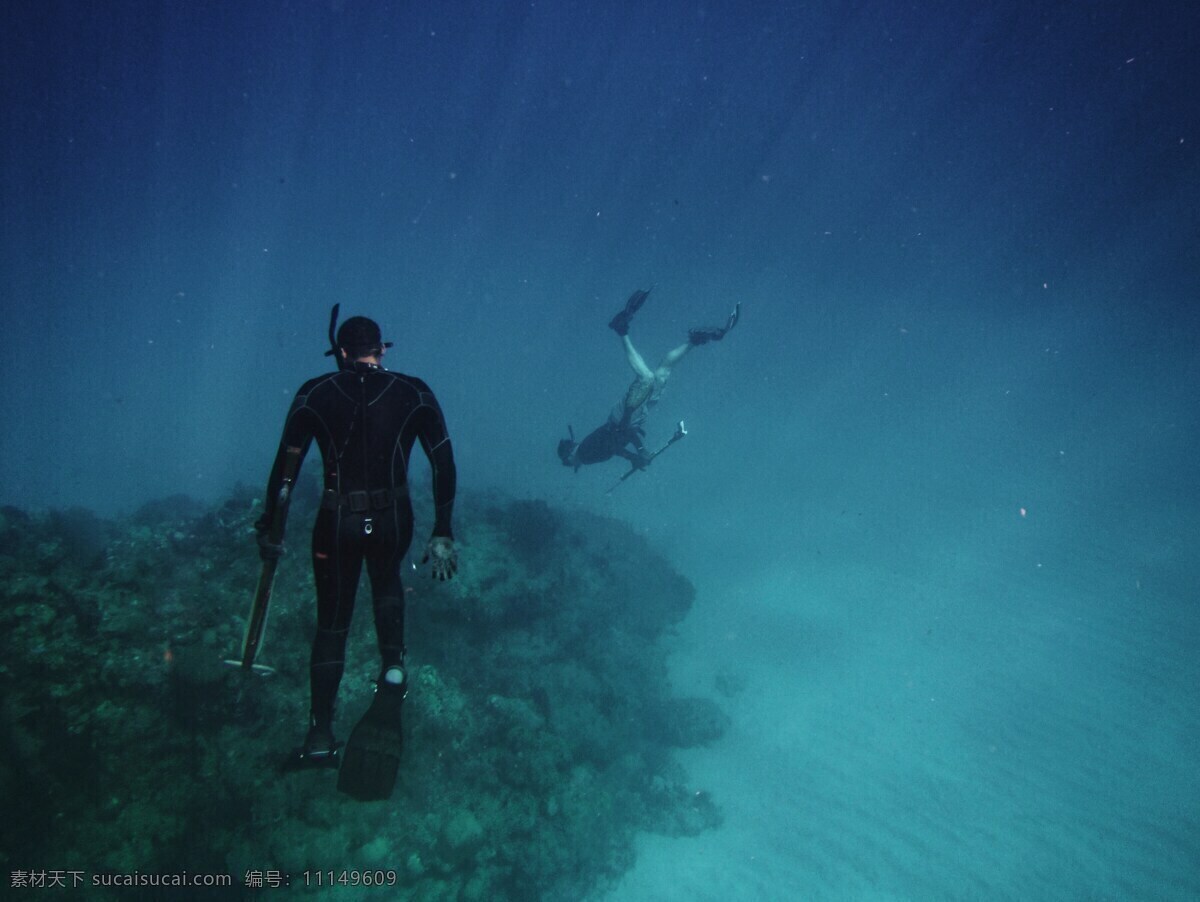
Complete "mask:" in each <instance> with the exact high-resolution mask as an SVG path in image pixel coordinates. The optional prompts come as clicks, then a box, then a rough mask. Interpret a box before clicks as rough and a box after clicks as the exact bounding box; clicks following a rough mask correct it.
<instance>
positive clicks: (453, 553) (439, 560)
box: [421, 536, 458, 581]
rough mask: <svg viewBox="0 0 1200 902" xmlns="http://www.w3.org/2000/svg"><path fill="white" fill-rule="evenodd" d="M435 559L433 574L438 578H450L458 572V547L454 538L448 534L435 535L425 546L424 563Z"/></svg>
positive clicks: (422, 561)
mask: <svg viewBox="0 0 1200 902" xmlns="http://www.w3.org/2000/svg"><path fill="white" fill-rule="evenodd" d="M430 559H432V560H433V568H432V576H433V578H434V579H438V580H442V581H445V580H448V579H450V578H451V577H453V576H454V574H455V573H457V572H458V549H457V548H455V547H454V540H453V539H451V538H447V537H446V536H434V537H433V538H432V539H430V540H429V544H427V545H426V546H425V557H423V558H421V563H422V564H427V563H429V561H430Z"/></svg>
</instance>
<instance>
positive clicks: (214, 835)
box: [0, 487, 726, 900]
mask: <svg viewBox="0 0 1200 902" xmlns="http://www.w3.org/2000/svg"><path fill="white" fill-rule="evenodd" d="M315 497H316V492H315V490H314V489H312V487H309V490H307V491H305V492H298V493H297V501H296V504H295V505H294V508H295V509H294V510H293V511H292V516H291V525H290V530H289V531H290V541H289V550H290V551H291V553H289V554H288V555H286V556H285V557H284V559H283V562H282V564H281V567H280V571H279V575H278V578H277V581H276V587H275V593H274V596H273V599H272V602H271V613H270V618H269V621H268V624H267V632H266V640H265V643H264V647H263V650H262V652H261V653H260V655H259V660H260V662H261V663H264V664H267V665H270V666H271V667H273V668H274V669H275V671H276V673H275V674H274V675H273V676H270V677H259V676H245V675H243V673H242V672H241V671H240V670H238V669H236V668H233V667H229V666H226V665H224V664H223V663H222V660H223V659H224V658H228V657H233V656H236V654H237V651H238V649H239V647H240V643H241V637H242V632H243V629H244V623H245V617H246V614H247V611H248V607H249V602H250V598H251V596H252V593H253V589H254V585H255V582H256V579H257V576H258V570H259V562H258V559H257V554H256V552H255V547H254V540H253V533H252V527H251V524H252V522H253V520H254V518H255V516H256V515H257V506H258V502H257V500H256V497H255V495H254V493H252V492H251V491H249V490H246V489H240V488H239V489H236V490H234V492H233V493H232V494H231V496H230V497H229V498H228V499H227V500H226V501H225V502H224V503H222V504H220V505H215V506H207V505H202V504H199V503H197V502H194V501H191V500H188V499H186V498H171V499H166V500H164V501H161V502H156V503H153V504H149V505H146V506H145V507H143V508H142V509H141V510H139V511H138V512H137V513H136V514H133V515H131V516H128V517H123V518H120V519H116V520H105V519H101V518H98V517H96V516H94V515H93V514H91V513H89V512H87V511H85V510H69V511H57V512H50V513H46V514H38V515H30V514H27V513H24V512H22V511H19V510H15V509H12V508H5V509H3V510H2V511H0V593H2V596H3V597H2V599H0V648H2V653H0V743H2V746H0V797H2V798H3V799H4V807H5V814H4V816H3V818H0V856H3V857H4V858H5V859H7V860H6V862H5V864H6V865H7V871H8V874H7V875H6V876H5V878H4V879H5V880H7V881H8V882H9V885H10V886H11V887H16V886H17V885H18V884H19V883H20V882H21V881H29V882H30V883H33V884H38V883H42V884H50V883H54V882H58V881H61V882H63V883H66V885H67V886H70V885H71V884H72V883H75V884H77V885H78V884H79V883H80V881H81V880H82V881H85V885H86V886H87V887H88V888H87V890H86V893H87V897H88V898H121V899H128V898H174V897H178V898H241V897H246V898H251V897H255V898H257V897H260V896H264V895H265V896H268V897H269V896H271V895H284V894H286V895H293V894H297V893H298V894H302V895H306V896H308V897H312V898H323V897H328V898H337V899H357V898H381V899H382V898H386V899H415V900H474V899H480V900H484V899H486V900H506V899H507V900H527V899H528V900H534V899H537V900H542V899H544V900H567V899H570V900H579V899H586V898H594V897H596V896H598V895H600V894H602V893H603V892H604V891H605V889H606V888H607V887H609V886H611V885H612V884H613V883H614V881H615V879H616V878H617V877H619V876H620V875H621V874H622V873H623V872H624V871H625V870H627V869H628V868H629V867H630V865H631V864H632V862H633V859H634V839H635V836H636V834H637V833H638V832H639V831H651V832H658V833H664V834H668V835H694V834H697V833H699V832H701V831H704V830H707V829H711V828H713V827H715V826H717V825H718V824H719V823H720V812H719V808H718V806H717V804H716V802H715V801H714V800H713V799H712V798H711V797H710V796H709V795H708V794H707V793H706V792H705V791H704V789H703V787H699V786H695V785H693V784H691V783H690V782H689V780H688V777H687V775H686V774H685V772H684V771H683V769H682V768H681V766H680V765H679V764H678V762H677V761H676V759H675V757H674V753H675V750H676V749H678V748H681V747H688V746H695V745H699V744H703V743H707V742H710V741H712V740H714V739H716V738H717V737H719V736H720V735H721V733H722V732H723V731H724V729H725V726H726V718H725V715H724V714H723V713H722V712H721V711H720V709H719V708H718V707H717V706H716V704H715V703H714V702H713V701H711V700H709V699H706V698H695V697H679V696H677V695H675V693H674V692H673V690H672V687H671V685H670V683H669V681H668V678H667V667H666V656H667V652H668V649H667V647H666V644H665V643H664V642H663V638H664V636H666V635H669V634H670V631H671V629H672V627H673V625H674V624H676V623H678V622H679V621H680V620H681V619H682V618H683V617H684V616H685V615H686V614H687V612H688V609H689V607H690V606H691V604H692V599H693V595H694V591H693V588H692V586H691V584H690V583H689V582H688V581H687V580H686V579H685V578H684V577H682V576H681V575H679V574H678V573H677V572H675V571H674V570H673V569H672V568H671V566H670V565H669V564H668V563H667V561H666V560H665V559H664V558H663V557H662V556H661V555H659V554H658V553H656V552H655V550H654V549H653V548H651V547H650V546H648V544H647V543H646V542H645V540H643V539H642V538H640V537H638V536H637V535H636V534H635V533H634V532H633V531H632V530H630V529H629V528H628V527H627V526H625V525H623V524H621V523H619V522H616V521H613V520H608V519H604V518H601V517H598V516H595V515H591V514H584V513H577V512H571V513H570V514H567V513H564V512H561V511H558V510H555V509H553V508H551V507H549V506H547V505H546V504H544V503H542V502H540V501H518V500H513V499H511V498H506V497H501V496H498V495H478V494H477V495H470V494H468V495H466V496H465V497H463V498H461V499H460V502H459V505H458V511H457V515H456V532H457V533H458V540H459V547H460V555H461V557H460V560H461V566H460V569H459V574H458V577H457V578H456V579H455V580H453V581H451V582H448V583H436V582H433V581H432V580H430V579H428V578H424V577H423V576H422V575H420V574H418V573H415V572H412V571H408V572H406V573H405V581H406V585H407V586H408V587H409V588H410V589H411V591H410V592H409V593H408V595H407V598H408V619H407V636H406V638H407V645H408V665H409V671H410V689H409V696H408V701H407V702H406V705H405V711H404V714H405V720H404V728H405V735H404V751H403V763H402V766H401V775H400V778H399V781H398V784H397V787H396V791H395V794H394V795H393V797H392V799H391V800H389V801H387V802H375V803H362V802H356V801H354V800H353V799H350V798H348V797H346V796H344V795H341V794H339V793H338V792H337V790H336V775H335V774H334V773H333V772H331V771H308V772H300V773H289V774H284V773H281V772H280V769H279V767H278V765H279V762H280V761H281V759H282V758H283V757H285V756H286V754H287V752H288V751H289V750H290V749H291V748H293V747H294V746H296V745H297V744H298V743H299V741H300V740H301V739H302V737H303V733H304V729H305V726H306V718H307V709H308V655H309V642H310V639H311V631H312V629H313V621H314V616H315V615H314V608H315V605H314V601H313V591H312V580H311V573H310V572H309V568H308V553H307V551H308V528H309V526H310V524H311V522H312V518H313V511H314V504H313V502H314V500H315ZM423 513H424V514H427V511H425V512H422V511H418V529H421V526H422V523H428V522H429V519H428V517H427V516H422V514H423ZM418 535H421V533H418ZM415 550H419V549H414V551H415ZM370 607H371V605H370V590H369V587H368V586H367V584H366V581H365V578H364V582H363V586H362V588H361V589H360V592H359V599H358V603H357V611H356V616H355V624H354V628H353V630H352V633H351V637H350V644H349V650H348V657H349V660H348V664H347V670H346V677H345V679H344V681H343V683H342V689H341V693H340V696H339V717H338V721H337V724H336V727H337V731H338V734H339V736H341V737H342V738H344V737H345V735H346V734H348V732H349V728H350V726H351V725H352V724H353V722H354V720H355V719H357V717H358V715H359V714H360V713H361V711H362V710H364V709H365V707H366V704H367V701H368V699H369V696H370V693H371V685H372V680H373V679H374V678H375V677H376V676H377V671H378V654H377V651H376V646H375V640H374V632H373V625H372V622H371V610H370ZM181 872H184V873H186V874H188V875H192V876H195V875H205V874H215V875H228V877H229V879H230V881H231V885H229V886H226V887H222V888H219V889H212V890H201V889H199V888H197V887H195V886H191V887H188V888H180V889H178V890H177V891H171V890H162V889H157V888H153V887H150V888H147V887H146V886H145V885H144V884H145V883H148V882H149V881H150V880H151V879H152V878H151V877H150V876H149V875H159V874H162V875H177V874H180V873H181ZM135 874H136V875H141V876H139V877H138V878H136V879H137V880H138V881H140V882H142V883H143V886H141V887H136V886H124V887H120V888H107V887H106V886H104V885H103V884H104V883H106V882H107V881H108V880H109V877H110V875H120V876H116V877H113V878H112V879H114V880H125V879H126V877H127V876H129V875H135ZM368 875H369V876H368ZM247 876H249V877H250V879H251V881H252V882H253V881H255V880H257V879H258V878H261V879H262V880H263V881H264V883H265V884H266V888H262V889H254V888H251V887H249V886H247ZM380 876H382V877H383V880H384V883H385V885H384V886H381V887H377V886H364V885H363V882H364V880H366V881H371V882H372V883H374V882H375V881H376V880H377V879H378V878H379V877H380ZM153 879H157V878H153ZM188 879H191V878H190V877H189V878H188ZM202 879H203V878H202ZM331 881H332V884H333V885H332V886H331V885H330V883H331ZM126 882H127V883H128V882H133V881H132V880H127V881H126ZM97 884H101V885H99V886H97ZM285 885H286V886H287V887H288V888H287V889H284V888H283V886H285ZM14 891H15V890H14ZM30 892H34V893H36V894H38V895H52V894H53V895H57V894H58V893H57V892H56V891H55V890H52V889H47V890H32V889H31V890H30ZM71 892H78V889H76V890H74V891H72V890H64V891H63V894H64V895H65V894H68V893H71Z"/></svg>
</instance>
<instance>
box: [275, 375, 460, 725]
mask: <svg viewBox="0 0 1200 902" xmlns="http://www.w3.org/2000/svg"><path fill="white" fill-rule="evenodd" d="M314 439H315V440H316V442H317V447H319V448H320V449H321V458H322V461H323V467H324V474H325V493H324V495H323V497H322V501H321V510H320V512H319V513H318V514H317V522H316V525H315V526H314V528H313V535H312V556H313V573H314V575H315V577H316V588H317V634H316V637H315V639H314V640H313V649H312V658H311V661H310V671H309V673H310V679H311V685H312V719H313V725H314V726H318V727H328V726H329V725H330V723H331V722H332V719H333V703H334V698H335V697H336V696H337V690H338V684H339V683H340V682H341V679H342V671H343V669H344V666H345V650H346V636H347V634H348V632H349V629H350V618H351V615H352V614H353V612H354V596H355V594H356V591H357V588H358V580H359V575H360V573H361V572H362V565H363V561H364V560H365V561H366V564H367V576H368V577H369V578H370V580H371V595H372V598H373V600H374V608H375V632H376V636H377V637H378V640H379V652H380V655H381V656H382V658H383V667H384V669H387V668H388V667H392V666H399V667H402V666H403V664H404V589H403V586H402V585H401V583H400V565H401V562H402V560H403V558H404V555H405V554H406V553H407V551H408V546H409V544H410V542H411V541H412V531H413V511H412V503H411V501H410V500H409V496H408V460H409V455H410V454H411V452H412V448H413V444H414V443H415V442H418V441H419V442H420V443H421V448H422V449H423V450H424V452H425V455H426V457H428V458H429V463H430V466H431V467H432V469H433V499H434V504H435V522H434V528H433V535H435V536H445V537H447V538H453V535H452V533H451V530H450V518H451V514H452V512H453V507H454V490H455V479H456V476H455V468H454V455H453V452H452V451H451V447H450V436H449V435H448V434H447V432H446V423H445V421H444V419H443V418H442V411H441V408H440V407H439V406H438V403H437V399H436V398H434V396H433V393H432V392H431V391H430V390H429V386H427V385H426V384H425V383H424V382H422V381H421V380H420V379H416V378H414V377H412V376H404V375H401V374H400V373H391V372H388V371H387V370H384V369H382V368H381V367H378V366H374V365H371V364H367V363H361V362H360V363H356V364H354V368H353V369H352V370H343V371H341V372H338V373H330V374H328V375H325V376H320V377H318V378H316V379H311V380H309V381H308V382H306V383H305V384H304V385H303V386H301V388H300V391H298V392H297V393H296V399H295V400H294V401H293V402H292V408H291V410H290V411H289V412H288V416H287V421H286V422H285V423H284V428H283V440H282V441H281V442H280V445H279V453H278V454H277V455H276V458H275V465H274V467H273V468H272V470H271V478H270V481H269V483H268V485H267V506H266V510H265V512H264V515H263V519H262V520H261V521H260V522H264V523H269V522H270V520H271V516H272V514H273V513H274V511H273V505H274V503H275V499H276V498H277V497H278V494H279V487H280V484H281V481H282V479H283V468H284V461H285V458H286V456H287V452H288V449H289V448H293V449H300V450H299V453H300V459H301V460H303V457H304V455H305V454H306V453H307V451H308V447H309V444H310V443H311V442H312V441H313V440H314Z"/></svg>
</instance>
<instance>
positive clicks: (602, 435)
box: [558, 289, 742, 470]
mask: <svg viewBox="0 0 1200 902" xmlns="http://www.w3.org/2000/svg"><path fill="white" fill-rule="evenodd" d="M649 295H650V292H649V291H642V290H641V289H639V290H637V291H635V292H634V293H633V294H631V295H630V296H629V300H628V301H626V302H625V308H624V309H623V310H621V311H620V312H619V313H618V314H617V315H616V316H614V317H613V318H612V321H611V322H609V324H608V326H609V328H610V329H612V330H613V331H614V332H616V333H617V335H619V336H621V344H622V346H623V347H624V348H625V359H626V360H628V361H629V366H630V367H632V368H633V372H634V374H635V377H634V380H633V384H631V385H630V386H629V388H628V389H627V390H626V392H625V397H624V398H622V399H621V402H620V403H619V404H617V405H616V406H615V407H614V408H613V409H612V411H611V412H610V413H609V415H608V420H607V421H605V423H604V424H603V425H601V426H598V427H597V428H595V429H593V430H592V431H591V432H590V433H589V434H588V435H587V436H586V437H585V438H584V440H583V441H582V442H576V441H575V431H574V430H573V429H570V428H569V427H568V429H569V431H570V433H571V435H570V438H565V439H563V440H562V441H560V442H559V443H558V458H559V460H561V461H562V464H563V466H564V467H573V468H574V469H575V470H578V469H579V468H580V467H581V466H584V465H585V464H598V463H603V462H604V461H606V460H610V459H611V458H613V457H623V458H625V459H626V460H627V461H629V463H630V465H631V466H632V467H633V468H634V469H644V468H645V467H647V466H649V464H650V461H651V460H653V458H654V455H653V454H651V453H650V452H649V451H647V450H646V447H645V445H644V444H643V443H642V439H643V438H644V437H645V435H646V431H645V429H644V428H643V425H642V424H643V423H645V421H646V415H647V413H648V411H649V409H650V408H651V407H653V406H654V405H655V404H657V403H658V399H659V397H661V395H662V392H663V388H664V387H665V386H666V384H667V379H669V378H670V376H671V368H672V367H674V366H675V364H677V363H678V362H679V361H680V360H682V359H683V356H684V355H685V354H687V352H688V351H690V350H691V349H692V348H694V347H697V346H699V345H702V344H707V343H708V342H710V341H720V340H721V339H722V338H724V337H725V334H726V333H727V332H728V331H729V330H730V329H732V328H733V327H734V326H736V325H737V321H738V317H739V316H740V315H741V310H742V305H741V304H740V303H739V304H737V305H736V306H735V307H734V308H733V312H732V313H730V314H729V319H728V320H727V321H726V323H725V325H724V326H712V327H704V328H698V329H690V330H689V331H688V340H687V341H686V342H684V343H683V344H681V345H680V346H679V347H677V348H675V349H674V350H671V351H668V352H667V355H666V356H665V357H664V358H663V359H662V361H661V362H660V363H659V365H658V368H657V369H653V370H652V369H650V367H648V366H647V365H646V361H645V360H643V359H642V355H641V354H639V353H638V352H637V348H635V347H634V346H633V342H632V341H630V339H629V324H630V322H631V321H632V320H633V315H634V314H635V313H637V311H638V309H639V308H640V307H641V306H642V304H644V303H645V302H646V298H647V297H648V296H649ZM681 428H682V424H681Z"/></svg>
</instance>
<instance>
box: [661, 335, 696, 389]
mask: <svg viewBox="0 0 1200 902" xmlns="http://www.w3.org/2000/svg"><path fill="white" fill-rule="evenodd" d="M692 347H693V345H692V344H691V342H685V343H683V344H681V345H680V346H679V347H677V348H674V349H672V350H670V351H668V352H667V356H665V357H664V358H663V359H662V360H661V361H659V364H658V369H657V370H655V371H654V378H655V379H657V380H658V381H659V382H660V383H661V382H666V381H667V378H668V377H669V376H670V375H671V368H672V367H673V366H675V364H677V363H678V362H679V361H681V360H682V359H683V358H684V355H685V354H687V352H688V351H690V350H691V349H692Z"/></svg>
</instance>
